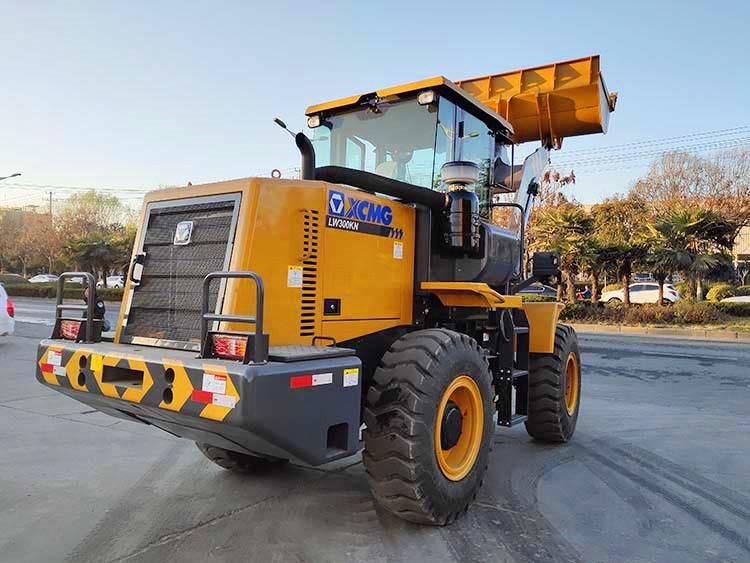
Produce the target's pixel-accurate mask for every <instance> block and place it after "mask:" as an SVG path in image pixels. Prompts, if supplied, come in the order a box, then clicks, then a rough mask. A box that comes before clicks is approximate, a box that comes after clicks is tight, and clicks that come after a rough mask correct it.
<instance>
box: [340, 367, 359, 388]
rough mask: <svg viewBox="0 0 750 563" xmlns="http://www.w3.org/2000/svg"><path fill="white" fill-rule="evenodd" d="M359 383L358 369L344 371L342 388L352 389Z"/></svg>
mask: <svg viewBox="0 0 750 563" xmlns="http://www.w3.org/2000/svg"><path fill="white" fill-rule="evenodd" d="M358 383H359V368H348V369H345V370H344V387H354V386H355V385H357V384H358Z"/></svg>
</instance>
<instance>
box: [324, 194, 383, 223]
mask: <svg viewBox="0 0 750 563" xmlns="http://www.w3.org/2000/svg"><path fill="white" fill-rule="evenodd" d="M328 212H329V213H330V214H331V215H336V216H338V217H344V218H346V219H355V220H357V221H367V222H368V223H376V224H378V225H385V226H388V225H390V224H391V221H393V209H391V207H390V206H389V205H380V204H379V203H374V202H372V201H367V200H366V199H357V198H356V197H345V196H344V194H342V193H341V192H336V191H334V190H330V191H329V192H328Z"/></svg>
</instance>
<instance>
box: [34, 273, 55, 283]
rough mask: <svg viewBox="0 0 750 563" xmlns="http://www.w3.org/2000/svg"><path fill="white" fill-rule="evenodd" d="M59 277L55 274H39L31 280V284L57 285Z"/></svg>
mask: <svg viewBox="0 0 750 563" xmlns="http://www.w3.org/2000/svg"><path fill="white" fill-rule="evenodd" d="M57 278H58V276H56V275H55V274H38V275H36V276H34V277H33V278H29V283H55V282H56V281H57Z"/></svg>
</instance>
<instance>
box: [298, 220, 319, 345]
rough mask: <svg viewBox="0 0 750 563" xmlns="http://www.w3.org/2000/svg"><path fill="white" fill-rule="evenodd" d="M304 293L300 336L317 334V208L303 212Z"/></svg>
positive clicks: (301, 306)
mask: <svg viewBox="0 0 750 563" xmlns="http://www.w3.org/2000/svg"><path fill="white" fill-rule="evenodd" d="M302 217H303V224H302V293H301V297H300V321H299V335H300V336H315V319H316V316H317V303H318V244H319V243H320V240H319V238H318V236H319V235H318V224H319V220H320V217H319V213H318V211H317V210H315V209H310V210H305V211H304V212H303V214H302Z"/></svg>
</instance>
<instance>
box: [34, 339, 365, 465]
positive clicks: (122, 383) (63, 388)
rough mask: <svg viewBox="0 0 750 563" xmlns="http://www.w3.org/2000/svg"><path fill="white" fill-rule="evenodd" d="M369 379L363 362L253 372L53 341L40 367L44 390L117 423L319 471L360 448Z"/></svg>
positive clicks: (178, 354)
mask: <svg viewBox="0 0 750 563" xmlns="http://www.w3.org/2000/svg"><path fill="white" fill-rule="evenodd" d="M360 372H361V363H360V361H359V359H358V358H357V357H356V356H354V355H349V356H343V357H333V358H321V359H308V360H303V361H285V362H268V363H266V364H262V365H245V364H242V363H239V362H229V361H222V360H215V359H210V360H209V359H201V358H196V354H195V353H194V352H183V351H173V350H164V349H159V348H149V347H143V346H129V345H122V344H112V343H96V344H83V343H80V344H79V343H73V342H68V341H62V340H43V341H42V342H41V343H40V345H39V349H38V355H37V366H36V377H37V380H38V381H39V382H40V383H42V384H43V385H46V386H48V387H50V388H52V389H55V390H57V391H60V392H61V393H64V394H65V395H68V396H70V397H73V398H74V399H76V400H78V401H81V402H83V403H85V404H87V405H89V406H91V407H93V408H95V409H97V410H99V411H101V412H104V413H107V414H110V415H112V416H117V417H120V418H124V419H128V420H134V421H139V422H144V423H147V424H152V425H154V426H156V427H158V428H161V429H162V430H165V431H167V432H169V433H171V434H175V435H177V436H180V437H184V438H188V439H190V440H194V441H197V442H204V443H208V444H212V445H215V446H218V447H222V448H226V449H231V450H235V451H239V452H244V453H250V454H256V455H257V454H260V455H266V456H274V457H281V458H292V459H298V460H301V461H303V462H305V463H309V464H312V465H319V464H322V463H326V462H329V461H333V460H335V459H339V458H342V457H346V456H349V455H351V454H353V453H355V452H356V451H357V450H358V449H359V425H360V413H359V411H360V401H361V393H362V392H361V383H362V382H361V375H360ZM345 375H346V377H345ZM295 376H313V377H302V378H299V377H297V378H296V379H294V380H293V379H292V378H293V377H295ZM310 381H312V382H313V383H315V384H314V385H309V383H310Z"/></svg>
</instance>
